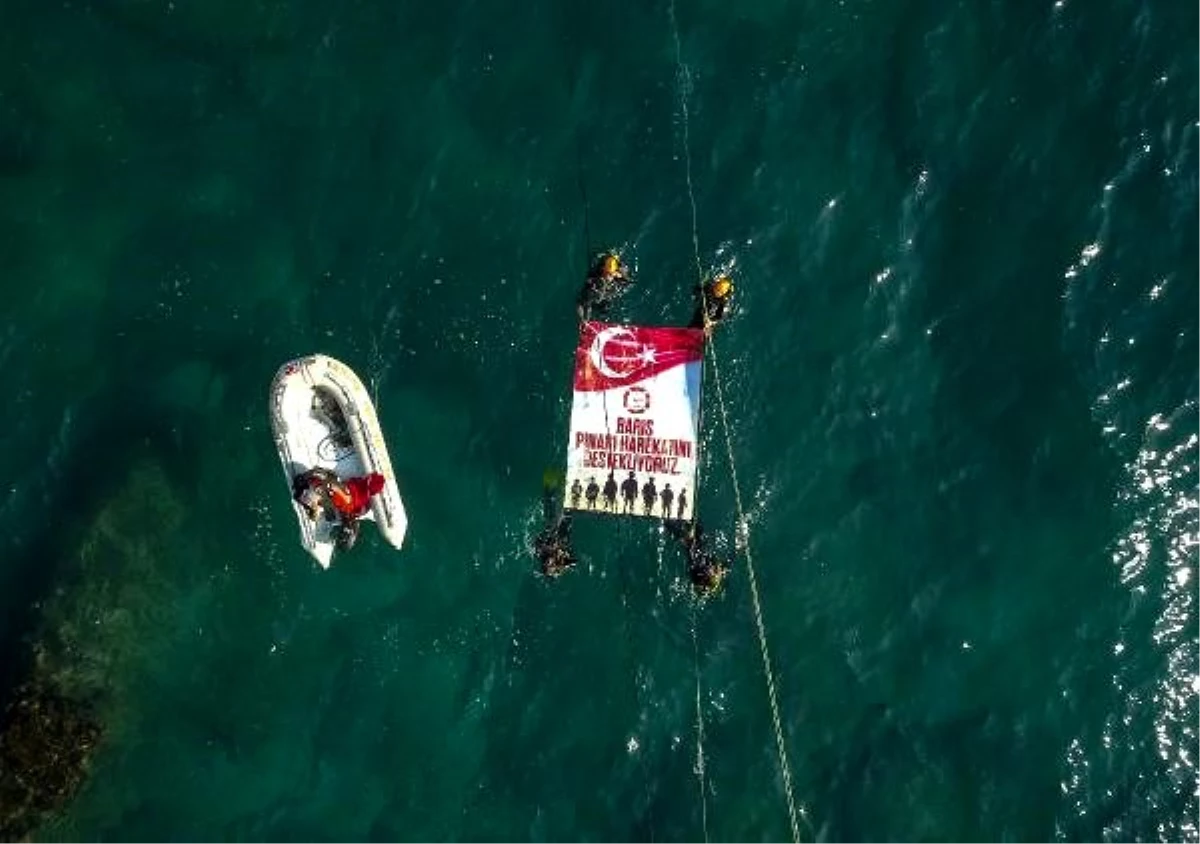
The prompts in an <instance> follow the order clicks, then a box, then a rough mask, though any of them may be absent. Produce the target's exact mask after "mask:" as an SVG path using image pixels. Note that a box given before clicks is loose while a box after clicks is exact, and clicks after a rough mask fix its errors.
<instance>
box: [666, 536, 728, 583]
mask: <svg viewBox="0 0 1200 844" xmlns="http://www.w3.org/2000/svg"><path fill="white" fill-rule="evenodd" d="M665 524H666V528H667V532H668V533H669V534H671V536H673V537H675V538H676V539H678V540H679V542H680V544H682V545H683V550H684V553H685V554H687V561H688V580H690V581H691V583H692V589H693V590H694V591H695V593H696V597H698V598H710V597H712V596H713V595H715V594H716V593H717V592H719V591H720V589H721V584H722V583H723V582H724V581H725V576H726V575H728V574H729V566H727V565H725V564H724V563H723V562H722V561H721V560H720V558H718V557H717V555H716V554H715V553H712V552H710V551H709V550H708V549H707V548H706V547H705V546H706V542H705V539H704V528H703V526H701V524H700V522H699V520H695V521H691V522H682V521H679V520H668V521H666V522H665Z"/></svg>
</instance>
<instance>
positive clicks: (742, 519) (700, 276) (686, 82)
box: [668, 0, 812, 844]
mask: <svg viewBox="0 0 1200 844" xmlns="http://www.w3.org/2000/svg"><path fill="white" fill-rule="evenodd" d="M668 12H669V14H670V18H671V35H672V36H673V37H674V40H675V64H676V67H677V70H678V74H679V77H680V79H679V84H680V100H681V102H680V111H681V113H682V117H683V162H684V174H685V176H686V179H687V192H688V201H689V202H690V203H691V211H692V253H693V257H694V258H695V260H696V277H697V283H698V284H699V285H700V309H701V313H702V315H703V319H704V333H705V335H706V342H705V344H704V345H705V347H706V348H707V349H708V353H709V354H708V356H709V359H710V360H711V361H712V368H713V383H715V384H716V386H717V406H718V408H720V411H721V427H722V428H723V430H724V432H725V451H726V454H727V455H728V457H729V474H730V476H731V477H732V479H733V497H734V501H735V503H736V505H737V515H738V530H739V533H740V534H741V540H742V546H743V548H744V549H745V552H746V571H747V573H748V575H749V581H750V597H751V599H752V601H753V605H754V623H755V630H756V632H757V633H758V649H759V652H760V654H761V655H762V663H763V675H764V676H765V677H766V680H767V700H768V702H769V703H770V706H771V725H772V726H773V727H774V730H775V749H776V751H778V754H779V771H780V774H781V776H782V778H783V794H784V798H785V799H786V801H787V811H788V821H789V822H790V823H791V827H792V840H793V841H795V842H797V844H799V841H800V823H799V821H800V820H803V821H804V825H805V827H806V828H807V829H808V830H809V832H810V833H811V832H812V825H811V823H809V820H808V817H807V815H806V814H805V813H804V810H803V809H802V808H801V809H799V810H797V808H796V800H795V797H794V796H793V795H792V769H791V766H790V765H789V764H788V756H787V746H786V743H785V741H784V736H783V723H782V721H781V720H780V718H779V699H778V698H779V695H778V693H777V692H776V688H775V672H774V671H773V670H772V669H771V654H770V649H769V647H768V645H767V626H766V624H765V623H764V622H763V612H762V600H761V599H760V598H759V595H758V576H757V574H756V573H755V571H754V556H753V554H751V551H750V523H749V522H748V521H747V520H746V512H745V508H743V506H742V491H741V484H740V483H739V482H738V475H737V464H736V462H735V461H734V458H733V437H732V435H731V434H730V433H729V414H728V412H727V411H726V409H725V390H724V388H723V387H722V384H721V368H720V366H719V364H718V361H717V350H716V347H715V345H714V344H713V341H712V322H711V321H710V320H709V317H708V295H707V291H705V289H704V268H703V266H702V265H701V263H700V228H699V224H698V223H697V214H696V192H695V189H694V188H693V187H692V150H691V127H690V125H689V124H690V119H689V113H688V101H687V98H688V87H689V86H690V84H691V78H690V77H689V75H688V69H687V65H685V64H684V62H683V46H682V44H681V43H680V39H679V22H678V21H677V20H676V18H675V0H670V3H669V6H668ZM695 635H696V628H695V624H694V623H693V625H692V637H693V638H692V644H693V647H695ZM697 659H698V657H697ZM696 682H697V689H696V694H697V715H699V682H700V674H699V663H698V662H697V673H696ZM702 726H703V725H702V723H701V722H700V721H699V720H697V729H698V730H700V729H701V728H702ZM699 738H700V734H699V733H698V736H697V754H698V759H702V757H699V754H700V752H701V750H700V741H699ZM701 770H702V769H701ZM704 812H705V840H706V841H707V839H708V829H707V827H708V820H707V807H706V808H705V809H704Z"/></svg>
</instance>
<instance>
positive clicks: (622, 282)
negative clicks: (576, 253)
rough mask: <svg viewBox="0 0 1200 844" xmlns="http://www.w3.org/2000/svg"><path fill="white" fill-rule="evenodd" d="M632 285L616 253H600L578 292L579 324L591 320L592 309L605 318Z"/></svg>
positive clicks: (577, 309)
mask: <svg viewBox="0 0 1200 844" xmlns="http://www.w3.org/2000/svg"><path fill="white" fill-rule="evenodd" d="M632 283H633V281H632V280H631V279H630V278H629V276H628V275H627V274H626V273H625V268H624V267H623V266H622V265H621V259H620V258H618V257H617V255H616V253H614V252H604V253H601V254H600V256H599V258H598V259H597V260H596V262H595V263H594V264H592V268H591V269H590V270H588V274H587V279H586V280H585V281H584V283H583V289H582V290H580V291H579V299H578V302H577V303H576V308H575V309H576V311H577V313H578V314H579V320H580V322H582V321H584V320H588V319H591V318H592V309H593V308H594V309H595V310H596V312H597V314H598V315H599V316H601V317H607V316H608V309H609V307H610V306H611V305H612V303H613V302H615V301H616V300H617V299H619V298H620V297H621V294H622V293H624V292H625V291H626V290H627V289H628V288H629V285H631V284H632Z"/></svg>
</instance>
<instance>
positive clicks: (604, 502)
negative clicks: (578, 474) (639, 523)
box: [571, 472, 688, 519]
mask: <svg viewBox="0 0 1200 844" xmlns="http://www.w3.org/2000/svg"><path fill="white" fill-rule="evenodd" d="M618 491H619V492H620V494H621V510H620V512H621V513H634V512H635V508H636V507H637V499H638V494H639V492H640V494H641V497H642V515H644V516H653V515H654V506H655V504H657V505H658V515H659V517H660V518H663V519H669V518H671V506H672V505H674V506H675V518H676V519H682V518H683V516H684V513H686V512H687V506H688V496H687V488H686V487H684V488H681V489H680V490H679V492H678V493H676V492H675V491H674V490H673V489H671V484H670V483H666V484H663V488H662V489H661V490H659V489H658V487H657V486H655V485H654V476H653V475H651V476H650V479H649V480H648V481H646V482H645V483H644V484H642V485H641V487H640V489H639V487H638V481H637V476H636V475H635V474H634V473H633V472H630V473H629V477H627V478H626V479H625V480H623V481H621V483H620V486H618V485H617V479H616V477H615V476H614V474H613V473H612V472H609V473H608V480H606V481H605V482H604V486H603V487H601V486H600V485H599V484H598V483H596V478H595V477H594V476H593V477H590V478H588V483H587V487H586V488H585V487H584V486H583V484H581V483H580V482H579V479H578V478H576V479H575V482H574V483H572V484H571V508H572V509H574V510H582V509H583V507H581V506H580V502H581V500H582V501H586V502H587V509H589V510H595V509H597V508H600V509H602V510H604V511H605V512H608V513H616V512H617V492H618Z"/></svg>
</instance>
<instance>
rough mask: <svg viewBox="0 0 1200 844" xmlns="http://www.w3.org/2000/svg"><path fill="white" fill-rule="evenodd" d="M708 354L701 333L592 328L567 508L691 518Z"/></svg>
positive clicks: (583, 334)
mask: <svg viewBox="0 0 1200 844" xmlns="http://www.w3.org/2000/svg"><path fill="white" fill-rule="evenodd" d="M703 355H704V332H703V331H701V330H700V329H697V328H648V327H644V326H635V325H611V324H608V323H603V322H585V323H583V326H582V328H581V330H580V333H579V345H578V346H577V347H576V349H575V391H574V397H573V398H574V400H573V403H572V406H571V430H570V440H569V441H568V443H567V476H566V484H567V488H566V496H565V506H566V507H567V509H571V510H583V511H588V512H597V513H611V514H615V515H629V516H648V517H652V518H672V519H686V518H691V516H692V504H693V499H694V497H695V485H696V458H697V443H698V439H699V431H698V430H697V426H698V425H699V421H700V364H701V361H702V359H703Z"/></svg>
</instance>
